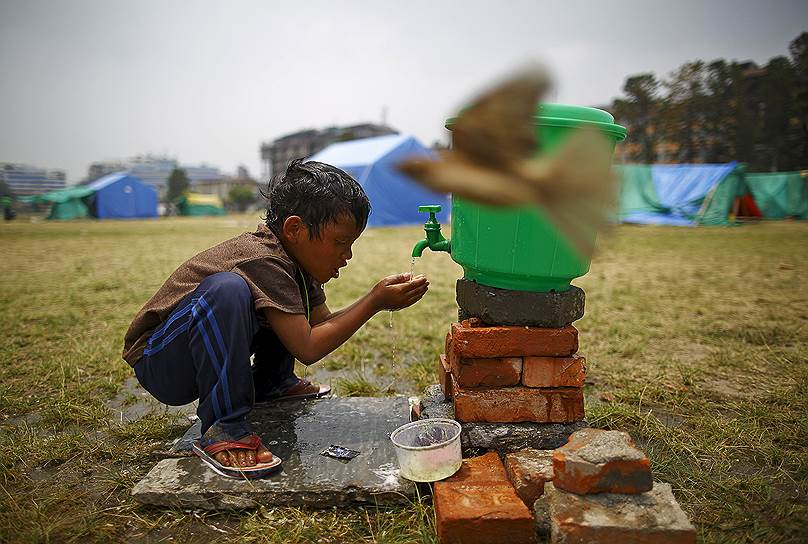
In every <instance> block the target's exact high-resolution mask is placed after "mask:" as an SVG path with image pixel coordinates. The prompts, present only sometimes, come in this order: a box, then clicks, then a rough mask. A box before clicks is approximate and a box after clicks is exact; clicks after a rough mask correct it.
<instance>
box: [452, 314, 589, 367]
mask: <svg viewBox="0 0 808 544" xmlns="http://www.w3.org/2000/svg"><path fill="white" fill-rule="evenodd" d="M477 324H478V323H477V322H473V321H472V320H467V321H463V322H462V323H452V341H451V344H452V345H451V349H452V350H454V352H455V354H456V355H457V356H459V357H464V358H469V359H472V358H491V357H534V356H537V357H538V356H547V357H568V356H570V355H572V354H573V353H575V352H576V351H578V330H577V329H576V328H575V327H573V326H572V325H569V326H566V327H561V328H557V329H544V328H537V327H481V326H473V325H477Z"/></svg>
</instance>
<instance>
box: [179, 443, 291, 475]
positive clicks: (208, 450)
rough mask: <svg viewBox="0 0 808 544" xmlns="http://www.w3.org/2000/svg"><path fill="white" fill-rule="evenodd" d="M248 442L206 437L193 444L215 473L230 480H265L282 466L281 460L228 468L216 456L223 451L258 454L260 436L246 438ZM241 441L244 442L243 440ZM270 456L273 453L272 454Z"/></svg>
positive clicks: (204, 461)
mask: <svg viewBox="0 0 808 544" xmlns="http://www.w3.org/2000/svg"><path fill="white" fill-rule="evenodd" d="M246 438H247V440H246V442H242V441H235V440H210V439H205V438H204V437H203V438H201V439H199V440H197V441H196V442H194V443H193V450H194V453H195V454H197V455H198V456H199V458H200V459H202V462H203V463H205V464H206V465H208V466H209V467H210V468H211V469H213V471H214V472H216V473H217V474H220V475H222V476H226V477H228V478H238V479H240V480H242V479H244V478H248V479H254V478H263V477H264V476H267V475H269V474H271V473H273V472H275V471H276V470H278V469H279V468H280V466H281V462H282V461H281V458H280V457H276V456H274V455H273V456H272V460H270V461H267V462H266V463H257V464H255V465H253V466H251V467H228V466H225V465H223V464H221V463H220V462H219V461H217V460H216V458H215V457H213V456H214V455H216V454H217V453H219V452H222V451H232V450H252V451H255V452H257V451H258V449H259V448H260V447H261V445H262V444H261V439H260V438H259V437H258V435H255V434H251V435H249V436H247V437H246ZM241 440H244V439H243V438H242V439H241ZM270 455H272V453H271V452H270Z"/></svg>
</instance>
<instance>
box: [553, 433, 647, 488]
mask: <svg viewBox="0 0 808 544" xmlns="http://www.w3.org/2000/svg"><path fill="white" fill-rule="evenodd" d="M553 471H554V474H555V475H554V479H553V483H554V485H555V486H556V487H557V488H559V489H563V490H565V491H571V492H573V493H578V494H581V495H583V494H590V493H643V492H645V491H648V490H650V489H651V487H652V486H653V481H652V477H651V464H650V461H649V460H648V457H647V456H646V455H645V453H644V452H643V451H641V450H639V449H637V448H636V447H635V446H634V442H633V441H632V440H631V437H630V436H629V435H628V433H625V432H621V431H604V430H601V429H591V428H587V429H581V430H580V431H576V432H574V433H572V435H570V439H569V441H568V442H567V443H566V444H565V445H564V446H562V447H560V448H558V449H557V450H555V452H554V453H553Z"/></svg>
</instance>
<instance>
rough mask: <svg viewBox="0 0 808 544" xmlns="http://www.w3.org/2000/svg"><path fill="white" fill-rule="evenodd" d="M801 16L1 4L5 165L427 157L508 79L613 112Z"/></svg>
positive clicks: (769, 6) (771, 46) (796, 6)
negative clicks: (305, 146)
mask: <svg viewBox="0 0 808 544" xmlns="http://www.w3.org/2000/svg"><path fill="white" fill-rule="evenodd" d="M804 31H808V2H806V1H804V0H803V1H797V0H795V1H785V0H782V1H780V0H769V1H765V2H764V1H732V0H729V1H717V0H716V1H706V2H705V1H679V2H671V1H670V0H664V1H657V0H645V1H635V2H625V1H619V0H610V1H609V2H603V1H592V2H579V1H571V0H567V1H566V2H558V1H553V2H544V1H530V2H529V1H513V0H511V1H505V0H501V1H499V2H493V1H490V2H481V1H471V0H464V1H440V0H429V1H422V0H408V1H397V2H393V1H378V0H377V1H354V2H351V1H342V2H333V1H331V2H327V1H324V2H306V1H296V2H272V1H267V0H262V1H238V0H234V1H225V2H222V1H217V2H209V1H199V0H193V1H192V0H187V1H183V2H180V1H169V0H156V1H151V0H149V1H144V0H137V1H135V0H132V1H120V0H100V1H84V0H71V1H61V0H53V1H51V2H42V1H32V0H20V1H18V0H14V1H9V0H0V74H1V75H0V78H2V79H1V81H2V83H1V84H0V161H11V162H25V163H30V164H35V165H38V166H42V167H46V168H61V169H66V170H67V171H68V180H70V181H77V180H80V179H81V178H83V177H84V176H85V175H86V172H87V166H88V165H89V163H90V162H92V161H97V160H108V159H125V158H127V157H131V156H133V155H136V154H143V153H156V154H167V155H169V156H172V157H175V158H177V159H179V160H180V161H181V162H183V163H186V164H197V163H201V162H205V163H207V164H211V165H215V166H218V167H220V168H221V169H222V170H224V171H225V172H234V171H235V168H236V166H237V165H238V164H245V165H247V167H248V168H249V169H250V171H251V172H252V173H253V174H254V175H257V174H259V173H260V172H261V167H260V164H261V161H260V155H259V146H260V144H261V142H262V141H268V140H272V139H274V138H277V137H279V136H282V135H283V134H286V133H289V132H292V131H296V130H299V129H304V128H311V127H316V128H321V127H324V126H328V125H342V124H354V123H360V122H368V121H370V122H379V121H380V120H381V117H382V109H383V108H384V107H385V106H386V107H387V110H388V114H387V121H388V123H389V124H390V125H392V126H393V127H395V128H397V129H399V130H400V131H402V132H406V133H411V134H414V135H415V136H417V137H418V138H419V139H420V140H421V141H422V142H423V143H424V144H427V145H429V144H431V143H432V142H433V141H434V140H437V139H440V140H443V141H445V140H446V136H445V133H444V130H443V128H442V126H443V121H444V119H445V118H446V117H447V116H449V115H451V114H452V113H454V112H455V110H456V109H457V108H458V106H460V105H461V104H462V103H463V101H464V100H465V99H468V98H470V97H472V96H473V95H474V94H475V91H476V90H478V89H479V88H480V87H481V86H485V85H487V84H488V83H489V82H491V81H492V80H495V79H496V78H497V77H498V76H500V75H502V74H504V73H507V72H508V71H510V70H511V69H512V68H513V67H515V66H517V65H519V64H521V63H523V62H525V61H528V60H531V59H539V60H542V61H544V62H545V63H546V64H547V65H549V66H550V68H551V69H552V73H553V75H554V78H555V80H556V83H557V86H556V94H555V96H554V99H555V101H558V102H566V103H574V104H582V105H596V104H607V103H608V102H609V101H610V100H611V99H612V98H613V97H615V96H617V95H619V94H620V89H621V86H622V84H623V81H624V80H625V77H626V76H627V75H630V74H635V73H640V72H648V71H651V72H654V73H656V74H657V75H659V76H665V75H667V74H668V73H669V72H670V71H671V70H673V69H675V68H676V67H678V66H679V65H680V64H682V63H683V62H685V61H689V60H694V59H697V58H701V59H704V60H712V59H715V58H726V59H737V60H745V59H752V60H754V61H757V62H759V63H765V62H766V61H767V60H768V59H769V58H771V57H773V56H776V55H787V54H788V44H789V42H790V41H791V40H792V39H794V38H795V37H796V36H797V35H798V34H799V33H800V32H804Z"/></svg>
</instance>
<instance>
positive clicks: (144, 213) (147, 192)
mask: <svg viewBox="0 0 808 544" xmlns="http://www.w3.org/2000/svg"><path fill="white" fill-rule="evenodd" d="M87 188H88V189H91V190H92V191H93V194H92V196H91V197H90V202H89V204H90V211H91V214H92V215H94V216H95V217H97V218H99V219H134V218H138V217H157V190H156V189H155V188H154V187H152V186H151V185H147V184H145V183H143V181H141V179H140V178H138V177H136V176H133V175H131V174H129V173H128V172H117V173H115V174H109V175H107V176H104V177H102V178H99V179H97V180H95V181H94V182H92V183H90V184H89V185H88V186H87Z"/></svg>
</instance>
